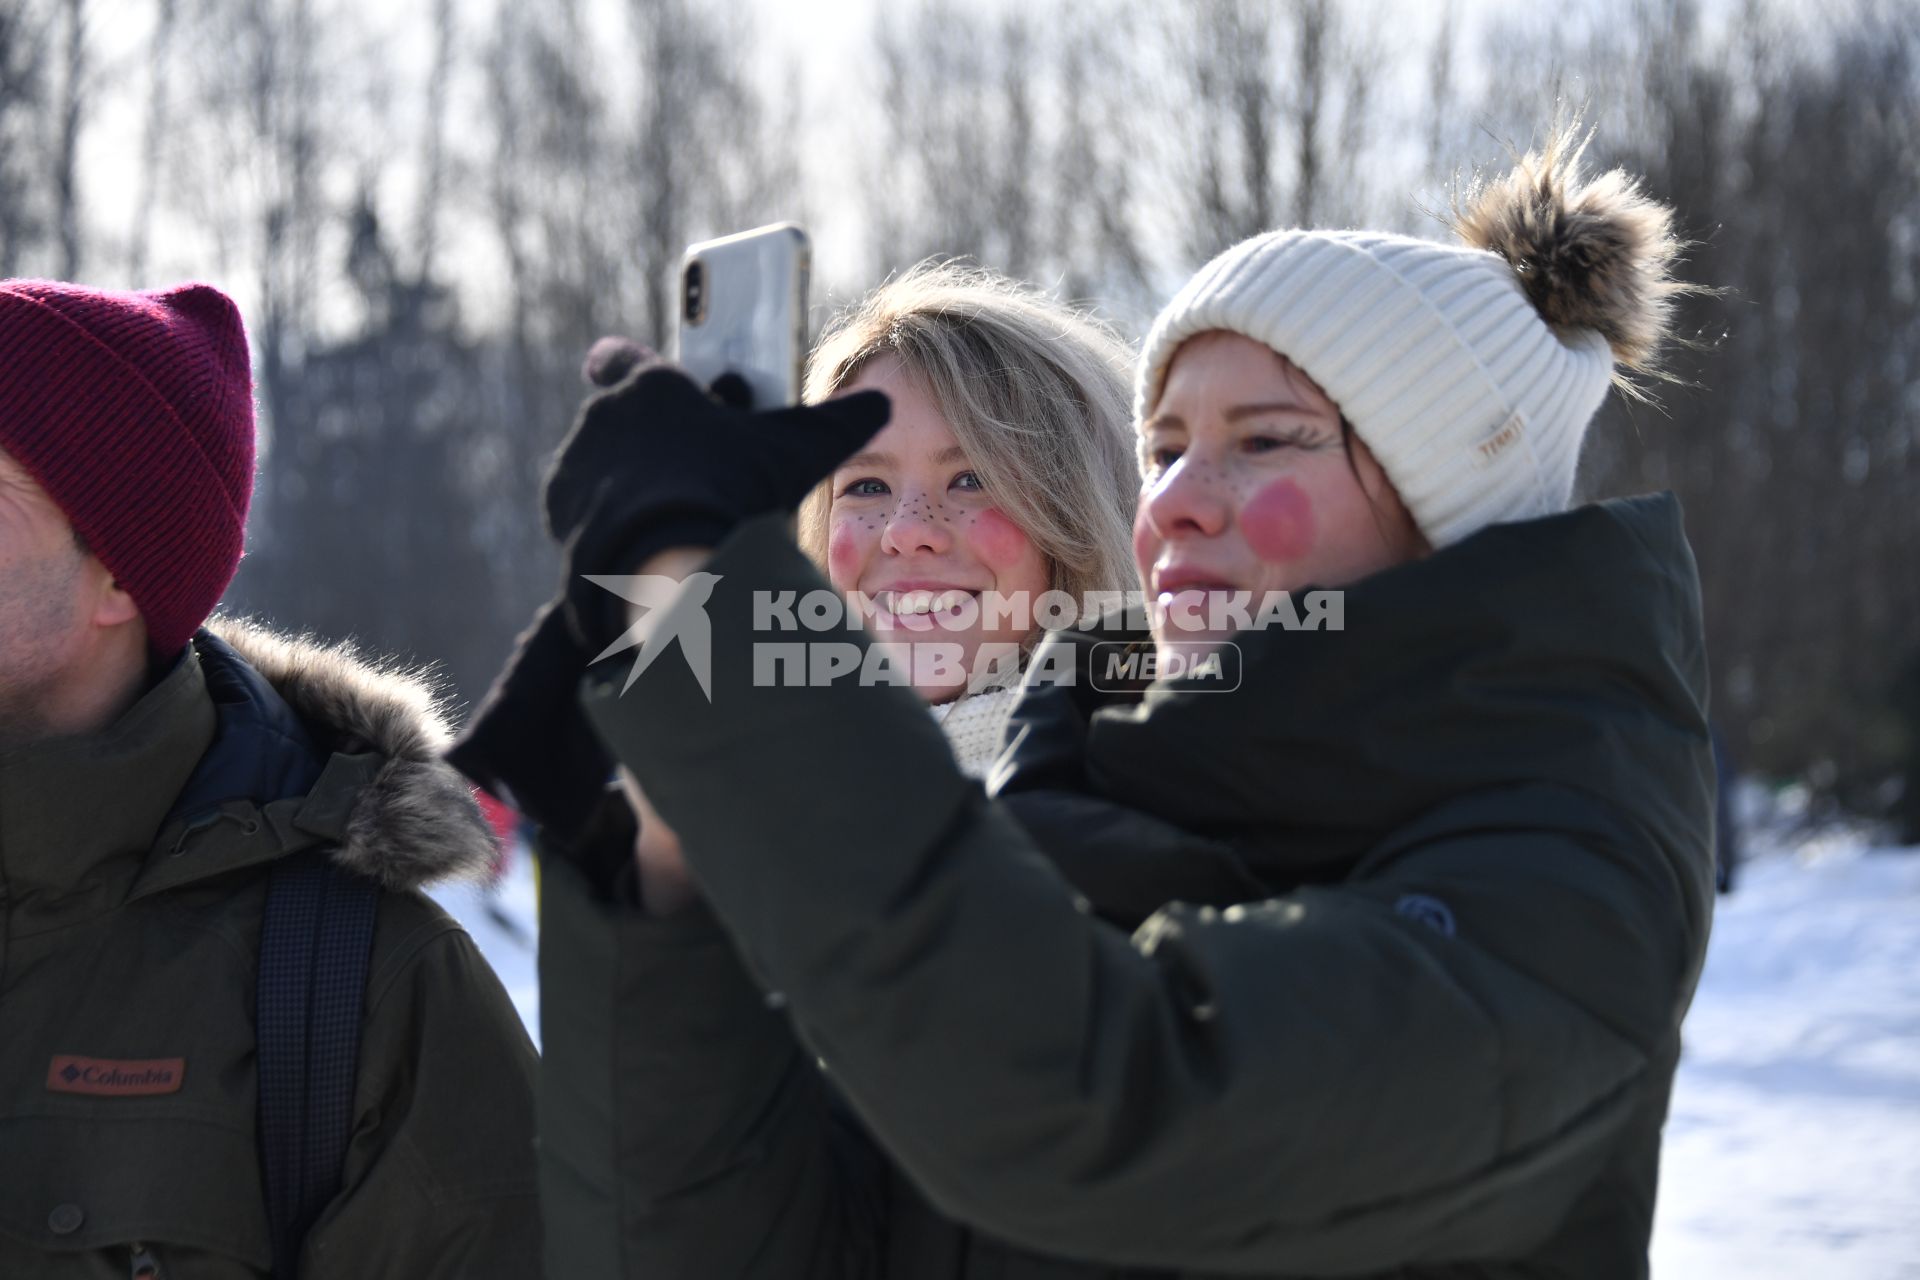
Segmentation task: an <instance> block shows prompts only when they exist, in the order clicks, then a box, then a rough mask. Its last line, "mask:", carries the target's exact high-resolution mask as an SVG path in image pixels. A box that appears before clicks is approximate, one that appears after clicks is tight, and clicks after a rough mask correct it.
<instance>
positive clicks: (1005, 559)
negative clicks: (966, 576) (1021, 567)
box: [967, 507, 1033, 569]
mask: <svg viewBox="0 0 1920 1280" xmlns="http://www.w3.org/2000/svg"><path fill="white" fill-rule="evenodd" d="M1032 545H1033V540H1032V539H1031V538H1029V537H1027V535H1026V533H1025V532H1024V531H1023V530H1022V529H1021V528H1020V526H1019V525H1017V524H1015V523H1014V522H1013V521H1011V520H1009V519H1007V517H1006V516H1005V515H1004V514H1002V512H1001V511H1000V508H998V507H988V508H987V509H986V510H985V511H982V512H981V513H980V514H979V515H977V516H975V517H974V518H973V522H972V523H971V524H970V525H968V526H967V547H968V549H969V550H971V551H972V552H973V554H974V555H976V556H978V557H980V559H981V560H983V561H985V562H986V563H987V564H988V565H989V566H991V567H992V568H994V569H1010V568H1012V567H1013V566H1014V565H1017V564H1019V563H1020V558H1021V557H1022V556H1024V555H1026V553H1027V548H1028V547H1030V546H1032Z"/></svg>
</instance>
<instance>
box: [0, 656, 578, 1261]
mask: <svg viewBox="0 0 1920 1280" xmlns="http://www.w3.org/2000/svg"><path fill="white" fill-rule="evenodd" d="M219 631H220V634H221V635H224V636H225V637H226V639H225V640H224V641H223V640H222V639H221V638H220V636H218V635H215V634H213V633H211V632H202V633H201V634H200V635H199V636H198V637H196V639H195V641H194V643H193V645H192V646H191V647H190V648H189V650H188V651H187V653H186V654H185V655H184V656H183V657H182V658H181V659H180V660H179V661H178V663H176V664H175V665H174V666H173V667H172V668H171V669H170V670H169V671H168V672H167V673H166V674H164V675H163V676H162V677H161V678H160V679H159V680H158V682H157V683H156V684H155V685H154V686H153V687H152V688H151V689H150V690H149V691H148V692H147V693H146V694H145V696H144V697H142V698H141V699H140V701H139V702H137V703H136V704H135V705H134V706H133V707H132V708H131V709H130V710H128V711H127V712H126V713H125V714H124V715H123V716H121V717H120V719H119V720H118V721H117V722H116V723H114V724H113V725H112V726H111V727H109V728H108V729H107V730H106V731H104V732H102V733H100V734H97V735H94V736H91V737H86V738H76V739H70V740H66V741H63V742H56V743H48V744H44V745H41V746H37V747H31V748H23V749H21V750H19V751H17V752H15V753H13V754H11V755H7V756H0V1276H5V1277H8V1278H9V1280H11V1278H12V1277H27V1276H33V1277H46V1278H47V1280H61V1278H62V1277H74V1278H75V1280H78V1278H80V1277H89V1278H91V1277H128V1276H132V1277H146V1278H147V1280H156V1278H157V1280H255V1278H257V1277H260V1276H264V1275H266V1274H267V1272H268V1269H269V1267H270V1265H271V1250H270V1240H269V1233H268V1225H267V1224H268V1217H267V1207H266V1201H265V1194H264V1188H263V1182H262V1175H261V1165H260V1152H259V1148H258V1136H257V1124H256V1111H257V1106H258V1088H257V1083H256V1081H257V1074H256V1065H255V1064H256V1058H255V1041H254V1009H255V977H256V971H257V968H258V957H259V946H260V933H261V909H262V904H263V902H264V899H265V893H266V885H267V879H268V875H267V873H268V871H269V870H270V869H271V868H272V866H273V865H274V863H275V862H276V861H277V860H278V859H281V858H284V857H289V856H294V855H298V854H301V853H304V852H306V851H309V850H315V851H322V852H324V853H325V854H326V855H327V856H330V857H332V858H334V859H335V861H336V862H338V863H340V864H341V865H343V866H345V867H348V868H349V869H351V870H354V871H357V872H359V873H361V874H364V875H368V876H371V877H373V878H375V879H376V880H378V881H379V882H380V883H381V884H382V885H383V892H381V894H380V896H379V901H378V905H377V908H376V915H375V928H374V937H373V945H372V954H371V957H370V962H369V967H368V972H367V983H366V991H365V1003H364V1012H363V1019H362V1025H361V1032H360V1047H359V1068H358V1073H357V1078H356V1092H355V1096H354V1102H353V1119H352V1130H351V1136H350V1143H349V1146H348V1149H347V1154H346V1160H345V1164H344V1168H343V1171H342V1188H341V1191H340V1193H339V1195H338V1196H337V1197H336V1198H335V1199H334V1200H333V1201H332V1202H331V1203H330V1204H329V1205H328V1206H327V1207H326V1208H325V1210H324V1211H323V1213H322V1214H321V1216H320V1218H319V1220H318V1221H317V1222H316V1224H315V1225H314V1227H313V1229H312V1231H311V1232H310V1233H309V1234H308V1236H307V1237H306V1247H305V1252H304V1254H303V1255H302V1262H301V1266H300V1271H299V1275H300V1276H301V1277H303V1278H305V1280H324V1278H332V1277H337V1278H338V1280H369V1278H371V1277H381V1278H385V1277H391V1278H392V1280H421V1278H422V1277H448V1278H449V1280H451V1278H452V1277H462V1278H463V1280H465V1278H467V1277H501V1278H502V1280H505V1278H507V1277H515V1278H516V1280H517V1278H519V1277H524V1276H527V1275H529V1274H533V1273H534V1272H535V1270H536V1268H537V1267H538V1257H539V1251H540V1246H539V1214H538V1201H537V1198H536V1196H535V1182H534V1176H533V1089H534V1073H535V1069H536V1065H537V1064H536V1059H535V1056H534V1053H533V1048H532V1045H531V1044H530V1042H529V1041H528V1039H527V1036H526V1032H525V1030H524V1028H523V1027H522V1026H521V1025H520V1021H519V1018H518V1017H517V1016H516V1014H515V1012H514V1009H513V1006H512V1005H511V1003H510V1002H509V1001H508V1000H507V997H506V993H505V992H504V991H503V990H502V989H501V987H500V984H499V982H498V981H497V980H496V979H495V977H494V975H493V972H492V970H491V969H490V968H489V967H488V965H487V963H486V961H485V960H484V959H483V958H482V957H481V955H480V954H479V952H478V951H477V950H476V948H475V947H474V945H473V943H472V941H471V940H470V939H469V938H468V937H467V935H466V934H465V933H464V932H463V931H462V930H461V928H460V926H459V925H458V924H456V923H455V922H454V921H453V920H451V919H450V918H448V916H447V915H446V913H445V912H443V911H442V910H441V909H440V908H439V907H438V906H436V905H435V904H434V903H433V902H431V901H430V900H428V899H427V898H426V897H424V896H422V895H421V894H420V893H419V892H418V891H417V888H416V886H418V885H419V884H421V883H423V882H425V881H427V880H430V879H436V878H439V877H441V876H444V875H447V874H450V873H457V872H462V871H465V872H469V873H472V872H477V871H479V870H481V869H482V868H484V867H485V866H486V864H487V860H488V858H489V856H490V852H491V849H490V842H491V837H490V836H489V834H488V832H487V828H486V827H485V825H484V823H483V822H482V820H481V818H480V816H479V814H478V811H477V810H476V808H475V806H474V804H473V800H472V796H471V793H470V792H469V791H468V790H467V788H466V786H465V784H464V783H463V782H462V780H461V779H460V778H459V775H457V774H455V773H454V772H453V771H452V770H451V769H450V768H448V767H447V766H446V765H445V764H443V763H441V762H440V760H439V758H438V757H439V753H440V751H441V750H442V749H443V748H444V746H445V741H446V733H445V729H444V727H443V726H442V725H441V724H440V723H439V721H438V720H437V719H436V718H435V717H434V715H433V714H432V710H431V698H430V696H429V695H428V694H427V692H425V691H424V690H423V689H422V688H421V687H420V686H418V685H416V684H414V683H412V682H410V681H407V680H405V679H403V678H400V677H398V676H395V675H392V674H389V673H384V672H381V671H376V670H374V669H373V668H371V667H368V666H364V665H361V664H359V663H357V662H355V661H354V660H353V659H352V658H351V656H350V655H348V654H345V653H342V652H339V651H323V650H319V649H317V648H315V647H313V646H311V645H305V644H300V643H294V642H288V641H283V640H280V639H278V638H276V637H274V636H272V635H269V634H266V633H264V632H261V631H257V630H253V629H249V628H242V627H237V626H232V625H227V626H223V627H221V628H219Z"/></svg>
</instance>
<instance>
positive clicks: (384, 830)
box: [200, 618, 496, 890]
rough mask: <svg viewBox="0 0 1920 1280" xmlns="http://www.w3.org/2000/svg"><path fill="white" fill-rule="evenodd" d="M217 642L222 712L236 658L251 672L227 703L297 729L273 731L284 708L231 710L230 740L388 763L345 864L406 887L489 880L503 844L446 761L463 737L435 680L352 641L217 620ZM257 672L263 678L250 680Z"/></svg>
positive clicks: (267, 712) (348, 844)
mask: <svg viewBox="0 0 1920 1280" xmlns="http://www.w3.org/2000/svg"><path fill="white" fill-rule="evenodd" d="M206 634H210V635H211V636H212V637H213V638H214V639H215V640H216V641H218V642H219V644H218V645H206V644H204V643H203V644H201V646H200V648H201V660H202V663H203V665H204V666H206V667H207V668H208V673H207V674H208V683H209V687H210V689H213V690H214V692H215V698H216V702H217V703H218V702H220V701H221V691H220V688H219V684H220V679H221V676H222V674H223V673H221V672H219V671H218V670H217V668H218V667H219V666H220V664H221V663H223V662H226V663H232V661H233V659H235V658H237V659H238V663H237V664H233V665H244V668H246V669H247V670H242V671H228V672H225V673H224V676H225V683H226V686H227V689H228V693H227V702H228V704H229V705H231V704H232V703H234V702H236V701H238V702H242V703H250V704H257V703H261V702H263V701H266V700H269V699H272V698H276V697H277V699H278V700H279V701H280V702H282V703H284V710H285V711H289V712H291V720H292V721H293V722H297V724H288V723H286V721H284V720H283V721H282V723H281V724H280V725H277V726H273V727H271V728H269V729H265V730H262V729H260V728H259V726H260V725H262V724H263V723H267V722H270V721H271V720H272V719H273V718H274V715H275V712H276V710H278V709H276V708H274V707H271V706H266V707H260V706H253V705H248V706H246V707H245V710H244V712H242V713H237V714H236V713H230V712H229V710H228V709H227V708H226V707H223V733H225V732H227V731H228V730H227V727H226V726H227V724H228V722H229V721H243V722H245V723H247V724H250V725H252V726H254V728H255V731H256V732H258V733H260V734H261V736H262V737H263V738H266V737H268V736H269V735H270V737H271V739H273V741H270V742H268V743H267V744H266V746H265V747H264V748H262V749H265V750H269V751H278V752H281V753H289V752H300V751H302V750H303V749H304V750H305V752H306V753H308V754H309V755H310V757H311V758H312V759H314V760H315V761H316V762H317V764H318V765H324V764H325V762H326V761H327V760H328V759H329V758H331V757H332V756H333V755H335V754H340V755H366V754H371V755H374V756H377V757H382V759H381V760H380V762H379V763H378V765H377V766H376V767H375V769H374V771H373V773H372V776H371V779H370V780H369V781H368V782H366V783H365V784H364V785H363V786H362V787H361V788H360V790H359V792H358V794H357V795H354V796H353V797H352V799H351V801H350V802H349V808H348V816H347V819H346V824H345V829H346V835H345V838H344V839H343V840H342V841H341V843H340V846H339V848H338V851H337V852H336V854H335V855H334V856H335V859H336V861H338V862H339V864H340V865H341V866H343V867H346V868H347V869H349V870H351V871H355V872H357V873H359V874H361V875H365V876H368V877H370V878H372V879H374V880H377V881H379V882H380V883H381V884H382V885H383V886H384V887H386V888H389V889H395V890H405V889H416V888H420V887H422V886H423V885H426V884H429V883H432V882H434V881H438V880H446V879H479V878H481V877H483V876H484V875H485V874H486V872H487V869H488V867H489V866H491V865H492V862H493V860H494V855H495V852H496V844H495V839H494V835H493V832H492V829H491V828H490V827H489V826H488V825H487V822H486V819H485V818H484V817H482V815H481V813H480V809H479V806H478V805H477V804H476V803H475V800H474V795H473V791H472V788H471V787H470V786H469V785H468V784H467V781H466V779H464V778H463V777H461V776H460V774H459V773H458V772H457V771H456V770H455V769H454V768H453V767H452V766H451V765H449V764H447V763H446V762H445V761H444V760H443V759H442V756H443V754H444V752H445V751H446V748H447V745H448V743H449V742H450V741H451V740H452V731H451V728H450V726H449V724H448V722H447V718H446V715H445V712H444V710H443V704H442V700H441V695H440V692H439V690H438V688H437V687H436V686H435V684H434V682H433V680H432V678H431V677H430V676H429V675H428V674H427V673H425V672H422V671H418V670H409V669H407V668H405V667H403V666H401V665H399V664H398V663H395V662H391V661H388V662H381V661H376V660H370V659H368V658H366V657H363V656H362V655H361V654H360V653H359V652H358V651H357V650H356V649H355V647H354V646H353V645H352V644H351V643H350V642H341V643H335V644H326V643H322V642H320V641H318V640H315V639H313V638H312V637H309V636H290V635H285V634H281V633H278V632H275V631H272V630H269V629H268V628H266V627H264V626H262V625H260V624H259V623H256V622H252V621H248V620H243V619H235V618H216V619H214V620H212V621H210V622H208V623H207V627H206V632H204V633H203V636H204V635H206ZM221 647H224V648H225V649H226V650H227V653H226V654H225V655H222V654H221V653H220V652H219V650H220V648H221ZM249 671H250V672H251V673H252V674H253V675H255V676H257V681H250V680H248V679H247V675H248V672H249ZM302 738H304V741H301V739H302ZM217 749H218V744H216V750H217ZM212 755H213V752H209V756H210V757H211V756H212Z"/></svg>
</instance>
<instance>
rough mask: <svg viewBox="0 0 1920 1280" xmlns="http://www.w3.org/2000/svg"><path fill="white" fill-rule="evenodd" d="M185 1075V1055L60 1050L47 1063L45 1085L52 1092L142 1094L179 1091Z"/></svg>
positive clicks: (116, 1095) (131, 1096) (140, 1095)
mask: <svg viewBox="0 0 1920 1280" xmlns="http://www.w3.org/2000/svg"><path fill="white" fill-rule="evenodd" d="M186 1079H187V1060H186V1059H185V1058H81V1057H76V1056H75V1055H73V1054H70V1053H60V1054H55V1055H54V1058H53V1061H52V1062H50V1063H48V1064H47V1088H48V1089H49V1090H50V1091H52V1092H54V1093H85V1094H91V1095H93V1096H95V1097H107V1098H141V1097H150V1096H152V1095H154V1094H160V1093H178V1092H180V1086H181V1085H183V1084H185V1083H186Z"/></svg>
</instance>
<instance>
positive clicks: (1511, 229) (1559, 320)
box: [1453, 124, 1692, 373]
mask: <svg viewBox="0 0 1920 1280" xmlns="http://www.w3.org/2000/svg"><path fill="white" fill-rule="evenodd" d="M1577 128H1578V126H1577V124H1576V125H1571V126H1568V127H1565V128H1562V129H1559V130H1557V131H1556V132H1555V134H1554V137H1553V139H1552V141H1551V142H1549V143H1548V145H1547V147H1546V149H1545V150H1544V151H1539V152H1534V151H1529V152H1528V153H1527V154H1526V155H1524V156H1521V157H1520V159H1519V161H1518V163H1516V164H1515V166H1514V168H1513V170H1512V172H1510V173H1508V174H1506V175H1505V176H1504V177H1501V178H1498V179H1496V180H1494V181H1492V182H1489V183H1484V184H1480V185H1478V186H1477V187H1476V188H1475V189H1473V190H1471V191H1470V192H1469V193H1468V194H1467V196H1466V198H1465V200H1464V202H1461V201H1456V203H1455V206H1454V217H1453V227H1454V230H1455V232H1457V233H1458V235H1459V236H1460V238H1461V239H1462V240H1464V241H1465V242H1466V243H1467V244H1469V245H1472V246H1473V247H1475V248H1479V249H1488V250H1491V251H1492V252H1494V253H1497V254H1499V255H1500V256H1501V257H1502V258H1505V259H1506V260H1507V262H1508V263H1509V264H1510V265H1511V266H1512V267H1513V270H1514V273H1515V274H1516V275H1518V276H1519V277H1520V283H1521V285H1522V286H1523V287H1525V289H1526V291H1527V296H1528V297H1529V298H1530V299H1531V300H1532V301H1533V305H1534V307H1535V308H1536V309H1538V310H1539V312H1540V315H1541V317H1542V318H1543V319H1544V320H1546V322H1547V323H1548V324H1550V325H1552V326H1554V327H1555V328H1557V329H1591V330H1593V331H1594V332H1596V333H1598V334H1600V335H1601V336H1602V337H1604V338H1605V339H1606V340H1607V344H1608V345H1609V346H1611V347H1612V348H1613V358H1614V360H1615V362H1616V363H1617V364H1619V365H1620V366H1621V367H1622V369H1623V370H1628V371H1632V372H1636V373H1657V371H1658V368H1659V364H1658V357H1659V352H1660V347H1661V344H1662V343H1663V341H1664V340H1665V339H1666V337H1667V332H1668V329H1669V327H1670V326H1671V324H1672V320H1673V299H1674V298H1675V297H1676V296H1678V295H1680V294H1683V293H1688V292H1691V291H1692V290H1691V288H1690V287H1689V286H1687V285H1685V284H1682V283H1680V282H1679V281H1676V280H1675V279H1673V277H1672V275H1671V272H1672V269H1673V264H1674V261H1675V259H1676V258H1677V257H1678V256H1679V253H1680V248H1681V245H1680V242H1679V241H1678V240H1677V239H1675V238H1674V234H1673V210H1672V209H1670V208H1668V207H1667V206H1666V205H1664V204H1661V203H1660V202H1659V201H1657V200H1655V199H1653V198H1652V197H1650V196H1648V195H1647V194H1646V192H1645V191H1643V190H1642V189H1641V187H1640V183H1639V181H1638V179H1636V178H1633V177H1632V176H1630V175H1629V174H1627V173H1626V172H1624V171H1623V170H1620V169H1612V170H1609V171H1608V172H1606V173H1603V174H1600V175H1599V176H1598V177H1595V178H1592V179H1587V178H1585V177H1583V176H1582V174H1581V172H1580V157H1581V154H1582V153H1583V152H1584V151H1585V150H1586V145H1587V142H1588V140H1589V139H1590V138H1591V135H1590V134H1589V135H1587V136H1585V137H1582V136H1580V135H1579V134H1578V133H1577ZM1463 204H1464V207H1462V205H1463Z"/></svg>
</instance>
